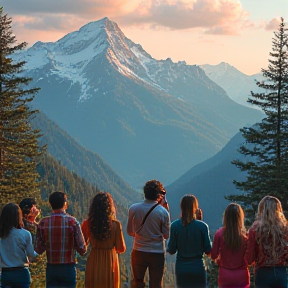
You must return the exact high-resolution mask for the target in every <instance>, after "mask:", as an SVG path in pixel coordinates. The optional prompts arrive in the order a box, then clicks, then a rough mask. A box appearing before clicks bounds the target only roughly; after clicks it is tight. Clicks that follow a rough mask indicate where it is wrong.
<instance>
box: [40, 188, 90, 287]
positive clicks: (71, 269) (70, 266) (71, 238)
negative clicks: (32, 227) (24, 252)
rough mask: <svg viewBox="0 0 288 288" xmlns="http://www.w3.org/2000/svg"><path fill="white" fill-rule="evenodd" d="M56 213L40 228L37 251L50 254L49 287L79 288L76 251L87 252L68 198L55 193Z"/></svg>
mask: <svg viewBox="0 0 288 288" xmlns="http://www.w3.org/2000/svg"><path fill="white" fill-rule="evenodd" d="M49 202H50V205H51V207H52V209H53V212H52V214H51V215H50V216H48V217H44V218H43V219H42V220H41V221H40V222H39V224H38V228H37V238H36V246H35V251H36V252H37V253H39V254H42V253H43V252H45V251H46V256H47V269H46V287H71V288H72V287H73V288H74V287H76V269H75V264H76V258H75V257H76V255H75V254H76V251H77V252H78V253H79V254H80V255H84V254H85V252H86V245H85V241H84V237H83V234H82V231H81V228H80V224H79V222H78V221H77V220H76V219H75V218H74V217H72V216H70V215H68V214H66V212H65V211H66V208H67V196H66V194H65V193H63V192H54V193H52V194H51V195H50V197H49Z"/></svg>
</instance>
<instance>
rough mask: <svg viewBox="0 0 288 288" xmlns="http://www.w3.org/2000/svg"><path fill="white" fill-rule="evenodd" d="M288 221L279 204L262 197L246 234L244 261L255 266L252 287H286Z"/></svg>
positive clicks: (276, 201) (273, 199)
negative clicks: (253, 284)
mask: <svg viewBox="0 0 288 288" xmlns="http://www.w3.org/2000/svg"><path fill="white" fill-rule="evenodd" d="M287 236H288V235H287V220H286V218H285V216H284V214H283V210H282V205H281V202H280V201H279V200H278V199H277V198H276V197H273V196H265V197H264V198H263V199H262V200H261V201H260V203H259V205H258V212H257V215H256V220H255V222H254V223H253V225H252V226H251V228H250V230H249V234H248V248H247V252H246V257H247V260H248V264H255V287H257V288H261V287H266V288H268V287H277V288H284V287H285V288H286V287H287V273H286V267H285V265H286V261H287V243H288V242H287Z"/></svg>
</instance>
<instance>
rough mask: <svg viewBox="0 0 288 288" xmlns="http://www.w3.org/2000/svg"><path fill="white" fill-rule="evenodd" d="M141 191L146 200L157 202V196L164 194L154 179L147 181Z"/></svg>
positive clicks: (163, 190)
mask: <svg viewBox="0 0 288 288" xmlns="http://www.w3.org/2000/svg"><path fill="white" fill-rule="evenodd" d="M143 190H144V195H145V198H146V199H147V200H157V199H158V197H159V195H161V194H162V195H163V194H165V193H166V190H165V188H164V186H163V184H162V183H161V182H160V181H158V180H155V179H153V180H149V181H147V182H146V184H145V186H144V187H143Z"/></svg>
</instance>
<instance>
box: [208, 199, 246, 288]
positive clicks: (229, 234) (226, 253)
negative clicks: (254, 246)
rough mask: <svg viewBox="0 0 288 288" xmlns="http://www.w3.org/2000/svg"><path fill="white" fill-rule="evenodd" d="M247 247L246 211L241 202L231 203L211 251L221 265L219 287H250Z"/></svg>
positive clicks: (213, 257) (215, 236)
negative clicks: (246, 255)
mask: <svg viewBox="0 0 288 288" xmlns="http://www.w3.org/2000/svg"><path fill="white" fill-rule="evenodd" d="M246 249H247V235H246V229H245V226H244V211H243V209H242V208H241V206H240V205H239V204H237V203H230V204H229V205H228V206H227V208H226V209H225V212H224V215H223V227H222V228H220V229H219V230H217V232H216V233H215V235H214V239H213V246H212V251H211V258H212V259H213V260H214V261H215V262H216V263H217V264H218V265H219V277H218V286H219V287H221V288H224V287H235V288H236V287H237V288H248V287H250V274H249V270H248V263H247V261H246V258H245V253H246Z"/></svg>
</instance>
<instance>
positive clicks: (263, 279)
mask: <svg viewBox="0 0 288 288" xmlns="http://www.w3.org/2000/svg"><path fill="white" fill-rule="evenodd" d="M255 287H256V288H286V287H287V273H286V267H284V266H277V267H260V268H258V269H255Z"/></svg>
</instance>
